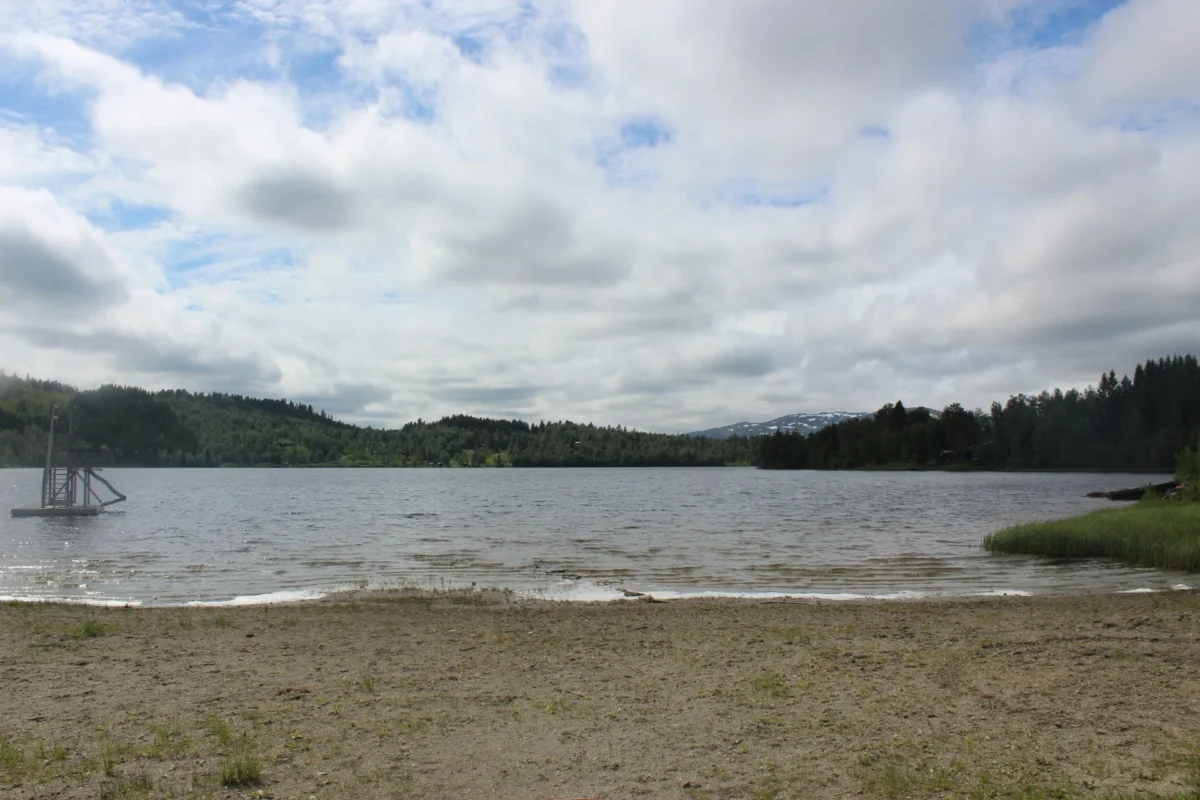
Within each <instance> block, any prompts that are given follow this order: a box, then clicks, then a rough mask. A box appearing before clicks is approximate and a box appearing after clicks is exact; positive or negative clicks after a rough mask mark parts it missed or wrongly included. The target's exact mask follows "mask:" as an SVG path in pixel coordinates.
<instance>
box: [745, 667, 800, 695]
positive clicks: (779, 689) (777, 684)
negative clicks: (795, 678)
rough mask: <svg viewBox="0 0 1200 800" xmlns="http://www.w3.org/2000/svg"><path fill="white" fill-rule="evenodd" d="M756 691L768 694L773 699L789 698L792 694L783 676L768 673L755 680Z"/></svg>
mask: <svg viewBox="0 0 1200 800" xmlns="http://www.w3.org/2000/svg"><path fill="white" fill-rule="evenodd" d="M754 690H755V691H756V692H762V693H764V694H768V695H770V696H771V697H787V696H788V695H789V694H791V693H792V689H791V687H790V686H788V682H787V681H785V680H784V679H783V678H782V677H781V676H779V675H776V674H774V673H771V672H768V673H764V674H762V675H759V676H758V677H757V678H755V679H754Z"/></svg>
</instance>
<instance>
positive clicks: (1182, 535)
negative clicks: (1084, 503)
mask: <svg viewBox="0 0 1200 800" xmlns="http://www.w3.org/2000/svg"><path fill="white" fill-rule="evenodd" d="M983 546H984V547H986V548H987V549H988V550H992V551H994V552H999V553H1021V554H1025V555H1034V556H1048V557H1051V558H1112V559H1117V560H1119V561H1123V562H1125V563H1127V564H1132V565H1135V566H1140V567H1155V568H1157V569H1178V570H1188V571H1191V572H1197V571H1200V503H1188V502H1179V501H1167V500H1147V501H1142V502H1140V503H1138V504H1137V505H1133V506H1127V507H1125V508H1114V509H1106V510H1104V511H1096V512H1093V513H1091V514H1085V515H1083V516H1080V517H1071V518H1069V519H1062V520H1054V521H1050V522H1031V523H1028V524H1025V525H1015V526H1013V527H1011V528H1005V529H1004V530H1002V531H999V532H997V533H993V534H991V535H990V536H988V537H986V538H985V539H984V540H983Z"/></svg>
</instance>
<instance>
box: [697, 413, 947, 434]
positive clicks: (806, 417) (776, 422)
mask: <svg viewBox="0 0 1200 800" xmlns="http://www.w3.org/2000/svg"><path fill="white" fill-rule="evenodd" d="M915 410H916V409H912V408H910V409H909V411H915ZM925 410H926V411H928V412H929V414H930V416H932V417H935V418H936V417H940V416H941V415H942V412H940V411H938V410H937V409H933V408H926V409H925ZM873 416H875V412H874V411H820V412H818V413H816V414H805V413H800V414H788V415H787V416H786V417H778V418H776V419H773V420H769V421H767V422H735V423H733V424H732V425H724V426H722V427H720V428H709V429H708V430H706V431H693V432H692V433H689V434H688V436H703V437H705V438H708V439H727V438H729V437H730V436H769V435H770V434H773V433H775V431H779V430H781V431H783V432H784V433H790V432H792V431H795V432H797V433H805V434H807V433H813V432H815V431H819V430H821V429H822V428H827V427H829V426H830V425H836V424H837V423H839V422H845V421H846V420H848V419H855V418H856V417H873Z"/></svg>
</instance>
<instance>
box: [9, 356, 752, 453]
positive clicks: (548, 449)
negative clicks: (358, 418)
mask: <svg viewBox="0 0 1200 800" xmlns="http://www.w3.org/2000/svg"><path fill="white" fill-rule="evenodd" d="M72 403H74V408H75V421H76V427H77V430H78V431H79V437H78V438H79V440H80V441H79V444H81V445H84V446H87V447H88V448H89V449H90V451H91V452H90V456H89V461H90V462H91V463H93V464H97V465H105V464H108V465H127V466H158V467H166V466H180V467H214V466H394V467H424V466H447V467H543V466H545V467H607V466H630V467H634V466H725V465H734V464H736V465H749V464H750V463H751V462H752V460H753V459H754V458H756V457H757V455H758V447H757V443H756V442H752V441H751V440H749V439H744V438H741V439H738V438H734V439H703V438H692V437H687V436H674V435H667V434H660V433H642V432H639V431H631V430H626V429H625V428H622V427H615V428H606V427H597V426H595V425H580V424H576V423H574V422H554V423H544V422H543V423H538V424H529V423H526V422H522V421H520V420H490V419H479V418H476V417H468V416H453V417H446V418H444V419H441V420H438V421H437V422H425V421H423V420H418V421H416V422H410V423H409V424H407V425H405V426H404V427H402V428H399V429H395V430H381V429H375V428H364V427H358V426H355V425H350V424H347V423H345V422H341V421H338V420H336V419H333V418H331V417H330V416H328V415H327V414H325V413H324V412H323V411H318V410H315V409H314V408H313V407H312V406H311V405H305V404H302V403H294V402H290V401H287V400H260V399H256V398H251V397H244V396H242V395H231V394H216V393H212V394H193V393H190V392H186V391H162V392H148V391H145V390H143V389H138V388H132V387H123V386H104V387H101V388H99V389H94V390H88V391H77V390H76V389H74V388H73V387H70V386H67V385H64V384H61V383H56V382H54V381H40V380H31V379H23V378H16V377H14V376H11V375H3V374H2V373H0V466H41V465H42V464H43V462H44V460H45V452H46V440H47V435H48V431H49V426H50V410H51V408H52V407H53V406H55V405H57V406H58V407H59V409H61V410H62V411H60V416H59V423H58V424H59V425H60V426H65V425H66V422H67V418H68V416H69V413H68V412H67V411H66V410H67V409H70V408H71V405H72ZM59 430H60V431H61V430H62V428H59Z"/></svg>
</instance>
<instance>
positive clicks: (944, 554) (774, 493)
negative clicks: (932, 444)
mask: <svg viewBox="0 0 1200 800" xmlns="http://www.w3.org/2000/svg"><path fill="white" fill-rule="evenodd" d="M104 474H105V476H106V477H107V478H109V479H110V480H111V481H113V483H114V484H115V485H116V486H118V487H119V488H120V489H121V490H122V491H123V492H125V493H126V494H127V495H128V496H129V501H128V502H126V503H123V504H120V505H117V506H114V507H113V509H112V510H111V511H110V512H109V513H106V514H103V515H101V516H100V517H97V518H91V519H11V518H9V517H8V516H7V513H5V515H4V516H3V517H0V598H3V599H46V600H49V599H58V600H61V599H67V600H75V601H83V602H92V603H113V604H124V603H134V604H144V605H176V604H187V603H202V604H216V603H258V602H272V601H284V600H298V599H305V598H315V597H319V596H321V595H323V594H325V593H328V592H333V591H338V590H343V589H351V588H379V589H387V588H393V587H403V586H416V587H423V588H442V587H445V588H452V587H453V588H457V587H465V586H470V585H471V584H472V583H475V584H477V585H479V586H488V587H499V588H508V589H513V590H515V591H518V592H522V593H529V594H534V595H538V596H546V597H551V598H562V599H571V600H603V599H610V598H616V597H621V596H623V590H630V591H637V592H649V593H653V594H654V595H655V596H656V597H663V598H671V597H685V596H696V595H698V596H729V595H735V596H736V595H758V596H782V595H787V596H806V597H818V598H829V599H851V598H856V597H881V598H911V597H926V596H947V595H975V594H1006V593H1007V594H1024V593H1028V594H1042V593H1084V592H1129V591H1138V590H1164V589H1171V588H1185V587H1187V586H1188V585H1189V584H1190V583H1193V581H1191V580H1190V576H1189V575H1185V574H1182V573H1170V572H1160V571H1156V570H1148V569H1136V568H1129V567H1124V566H1121V565H1117V564H1111V563H1104V562H1095V561H1089V562H1056V561H1049V560H1045V559H1037V558H1031V557H1025V556H1005V555H993V554H990V553H987V552H985V551H984V550H982V548H981V547H980V541H981V540H982V538H983V536H984V535H986V534H987V533H990V532H992V531H995V530H997V529H999V528H1002V527H1005V526H1007V525H1012V524H1015V523H1019V522H1028V521H1033V520H1039V519H1051V518H1057V517H1065V516H1069V515H1072V514H1077V513H1082V512H1086V511H1090V510H1094V509H1099V508H1106V507H1110V506H1112V505H1113V504H1112V503H1110V502H1109V501H1106V500H1095V499H1089V498H1087V497H1085V496H1084V495H1085V494H1086V493H1087V492H1089V491H1092V490H1096V489H1111V488H1119V487H1130V486H1140V485H1144V484H1146V483H1151V482H1157V481H1161V480H1166V479H1168V477H1169V476H1166V475H1163V476H1158V475H1113V474H1104V475H1097V474H1063V473H941V472H920V473H909V472H899V473H892V472H877V473H872V472H849V473H847V472H763V471H759V470H753V469H580V470H576V469H559V470H390V469H375V470H370V469H368V470H336V469H314V470H270V469H260V470H246V469H242V470H233V469H229V470H183V469H180V470H135V469H112V470H106V471H105V473H104ZM39 481H40V471H38V470H6V471H2V472H0V509H4V508H7V507H10V506H13V505H18V504H22V503H26V502H29V500H30V499H31V498H34V497H36V494H37V490H38V486H39Z"/></svg>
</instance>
